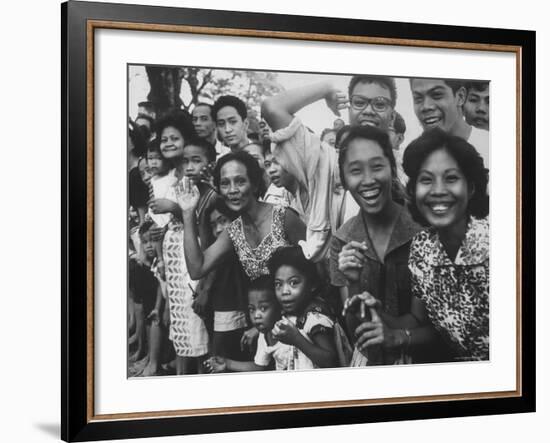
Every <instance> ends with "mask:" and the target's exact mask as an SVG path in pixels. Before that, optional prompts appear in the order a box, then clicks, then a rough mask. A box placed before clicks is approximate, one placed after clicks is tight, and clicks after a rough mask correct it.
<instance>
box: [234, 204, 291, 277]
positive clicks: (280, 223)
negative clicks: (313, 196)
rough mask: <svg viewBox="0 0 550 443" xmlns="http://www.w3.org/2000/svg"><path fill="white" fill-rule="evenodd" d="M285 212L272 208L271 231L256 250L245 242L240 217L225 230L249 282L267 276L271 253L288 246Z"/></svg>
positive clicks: (281, 208) (282, 208)
mask: <svg viewBox="0 0 550 443" xmlns="http://www.w3.org/2000/svg"><path fill="white" fill-rule="evenodd" d="M285 212H286V208H284V207H283V206H275V207H274V208H273V212H272V220H271V230H270V231H269V233H268V234H267V235H266V236H265V237H264V238H263V239H262V241H261V242H260V244H259V245H258V246H257V247H256V248H253V247H251V246H250V244H249V243H248V242H247V241H246V237H245V235H244V229H243V219H242V217H238V218H237V219H235V220H234V221H233V222H232V223H231V224H230V225H229V227H228V228H227V233H228V234H229V238H230V239H231V242H232V243H233V248H234V249H235V252H236V253H237V256H238V257H239V261H240V262H241V266H242V267H243V269H244V271H245V272H246V275H247V276H248V278H250V280H255V279H257V278H258V277H261V276H262V275H268V274H269V270H268V269H267V262H268V260H269V259H270V258H271V256H272V255H273V253H274V252H275V251H276V250H277V249H278V248H280V247H282V246H290V242H289V241H288V238H287V235H286V232H285Z"/></svg>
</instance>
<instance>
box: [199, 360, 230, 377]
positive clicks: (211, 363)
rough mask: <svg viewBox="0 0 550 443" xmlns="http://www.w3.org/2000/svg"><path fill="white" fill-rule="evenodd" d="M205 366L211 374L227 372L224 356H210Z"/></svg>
mask: <svg viewBox="0 0 550 443" xmlns="http://www.w3.org/2000/svg"><path fill="white" fill-rule="evenodd" d="M203 365H204V368H205V369H206V371H207V372H209V373H211V374H218V373H220V372H227V364H226V363H225V358H223V357H218V356H214V357H210V358H209V359H208V360H206V361H205V362H204V363H203Z"/></svg>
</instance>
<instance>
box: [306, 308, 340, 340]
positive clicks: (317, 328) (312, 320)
mask: <svg viewBox="0 0 550 443" xmlns="http://www.w3.org/2000/svg"><path fill="white" fill-rule="evenodd" d="M332 328H334V322H333V321H332V320H331V319H330V318H329V317H327V316H326V315H325V314H321V313H320V312H310V313H308V315H307V317H306V321H305V323H304V328H303V329H302V331H303V332H304V334H306V335H307V336H308V337H309V338H312V337H313V336H314V335H315V334H318V333H319V332H327V331H332Z"/></svg>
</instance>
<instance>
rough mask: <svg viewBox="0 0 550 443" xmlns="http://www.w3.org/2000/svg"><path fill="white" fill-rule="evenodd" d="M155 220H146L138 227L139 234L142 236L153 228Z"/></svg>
mask: <svg viewBox="0 0 550 443" xmlns="http://www.w3.org/2000/svg"><path fill="white" fill-rule="evenodd" d="M154 224H155V222H154V221H153V220H145V221H144V222H143V224H142V225H141V226H140V227H139V229H138V234H139V236H140V237H142V236H143V235H145V234H146V233H147V232H148V231H149V229H151V228H152V227H153V226H154Z"/></svg>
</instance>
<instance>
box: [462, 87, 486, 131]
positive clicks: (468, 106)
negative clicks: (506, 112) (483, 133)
mask: <svg viewBox="0 0 550 443" xmlns="http://www.w3.org/2000/svg"><path fill="white" fill-rule="evenodd" d="M464 117H466V121H467V122H468V123H469V124H471V125H472V126H475V127H476V128H479V129H485V130H487V131H488V130H489V88H488V87H487V88H486V89H484V90H483V91H478V90H476V89H475V88H472V89H470V90H469V91H468V97H467V98H466V103H464Z"/></svg>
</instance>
